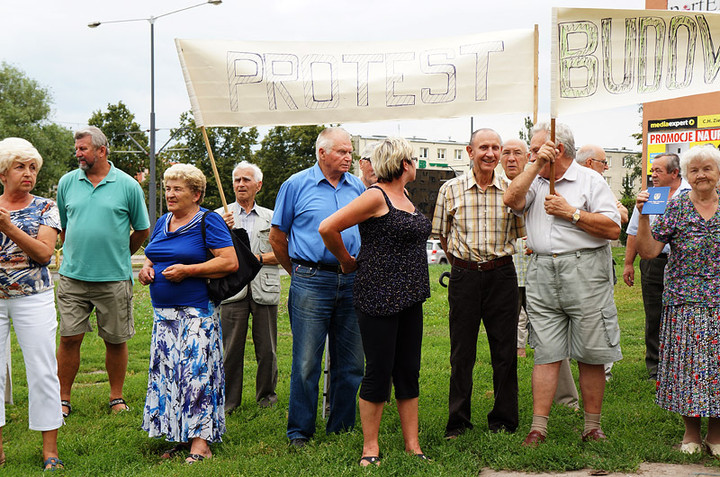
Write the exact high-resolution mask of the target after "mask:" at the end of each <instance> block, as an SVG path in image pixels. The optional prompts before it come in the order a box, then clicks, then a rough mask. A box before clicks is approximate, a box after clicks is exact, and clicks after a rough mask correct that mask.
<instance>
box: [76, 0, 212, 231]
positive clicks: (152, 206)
mask: <svg viewBox="0 0 720 477" xmlns="http://www.w3.org/2000/svg"><path fill="white" fill-rule="evenodd" d="M221 3H222V0H206V1H204V2H202V3H198V4H196V5H190V6H189V7H185V8H180V9H179V10H173V11H171V12H167V13H163V14H162V15H157V16H151V17H150V18H131V19H128V20H109V21H106V22H92V23H88V27H90V28H97V27H99V26H100V25H103V24H105V23H129V22H148V23H149V24H150V151H149V154H148V156H149V159H150V180H149V182H150V184H149V186H148V201H149V202H150V203H149V213H150V227H151V228H152V227H154V226H155V219H156V215H157V212H156V211H157V188H156V186H155V182H156V167H155V166H156V164H155V20H157V19H158V18H162V17H166V16H168V15H173V14H175V13H178V12H183V11H185V10H190V9H191V8H196V7H201V6H203V5H208V4H209V5H220V4H221Z"/></svg>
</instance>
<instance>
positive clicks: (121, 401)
mask: <svg viewBox="0 0 720 477" xmlns="http://www.w3.org/2000/svg"><path fill="white" fill-rule="evenodd" d="M119 404H122V405H123V406H125V409H113V407H115V406H117V405H119ZM108 406H109V407H110V411H111V412H113V413H115V414H117V413H118V412H125V411H129V410H130V406H128V405H127V403H126V402H125V400H124V399H123V398H115V399H111V400H110V403H109V404H108Z"/></svg>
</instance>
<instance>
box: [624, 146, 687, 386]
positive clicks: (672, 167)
mask: <svg viewBox="0 0 720 477" xmlns="http://www.w3.org/2000/svg"><path fill="white" fill-rule="evenodd" d="M650 173H651V174H652V182H653V186H655V187H670V195H669V196H668V197H670V198H673V197H675V196H679V195H680V194H684V193H685V192H687V191H689V190H690V184H688V183H687V181H685V179H683V178H682V177H680V158H679V157H678V155H677V154H672V153H667V154H662V155H660V156H656V157H655V159H653V162H652V166H651V167H650ZM656 218H657V215H651V216H650V225H652V223H653V222H655V219H656ZM639 219H640V214H639V212H638V210H637V207H636V208H635V209H633V214H632V217H631V218H630V223H629V224H628V227H627V244H626V247H625V268H624V270H623V280H624V281H625V284H626V285H627V286H629V287H631V286H633V284H634V283H635V266H634V263H635V256H636V255H637V248H636V244H635V240H636V237H635V236H636V235H637V228H638V220H639ZM669 253H670V245H667V244H666V245H665V247H664V248H663V250H662V253H661V254H660V255H658V256H657V257H656V258H652V259H649V260H644V259H641V260H640V287H641V288H642V296H643V307H644V308H645V367H646V368H647V370H648V374H649V375H650V379H652V380H655V378H657V366H658V356H659V346H660V315H661V313H662V294H663V290H664V289H665V286H664V285H663V278H664V275H665V265H666V264H667V258H668V254H669Z"/></svg>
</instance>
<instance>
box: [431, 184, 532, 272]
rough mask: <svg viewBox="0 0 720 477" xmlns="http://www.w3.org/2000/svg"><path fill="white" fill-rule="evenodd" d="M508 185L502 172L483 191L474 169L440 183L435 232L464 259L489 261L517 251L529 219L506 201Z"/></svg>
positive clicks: (455, 255) (433, 229)
mask: <svg viewBox="0 0 720 477" xmlns="http://www.w3.org/2000/svg"><path fill="white" fill-rule="evenodd" d="M506 188H507V185H506V184H505V182H504V181H503V180H502V178H501V177H500V176H499V175H498V174H494V176H493V181H492V183H491V184H490V185H489V186H488V187H487V188H486V189H485V190H484V191H483V190H482V189H481V188H480V187H479V186H478V185H477V183H476V182H475V176H474V174H473V173H472V171H470V172H468V173H467V174H464V175H462V176H460V177H456V178H454V179H450V180H449V181H447V182H446V183H445V184H443V185H442V187H440V191H439V192H438V198H437V203H436V204H435V214H434V216H433V228H432V233H433V234H434V235H440V236H443V237H445V238H446V239H447V248H448V252H449V253H451V254H452V255H453V256H454V257H457V258H460V259H462V260H468V261H475V262H486V261H488V260H494V259H496V258H500V257H505V256H507V255H512V254H514V253H515V240H516V239H517V238H520V237H524V236H525V235H526V234H525V221H524V219H523V218H522V217H518V216H516V215H515V214H513V213H512V212H511V211H510V209H508V207H506V206H505V204H503V193H504V191H505V189H506Z"/></svg>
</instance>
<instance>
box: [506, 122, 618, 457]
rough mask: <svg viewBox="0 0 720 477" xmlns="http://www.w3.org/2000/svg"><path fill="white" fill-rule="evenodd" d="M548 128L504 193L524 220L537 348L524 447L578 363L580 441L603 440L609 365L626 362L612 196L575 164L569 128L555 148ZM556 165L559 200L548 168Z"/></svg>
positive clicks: (561, 128) (542, 127)
mask: <svg viewBox="0 0 720 477" xmlns="http://www.w3.org/2000/svg"><path fill="white" fill-rule="evenodd" d="M549 129H550V128H549V126H548V125H547V124H539V125H536V126H535V127H534V128H533V137H532V139H531V141H530V151H531V154H532V156H533V157H534V158H535V161H534V162H531V163H530V164H528V166H527V167H526V168H525V170H524V171H523V172H522V173H521V174H520V175H519V176H517V177H516V178H515V180H514V181H513V182H512V183H511V184H510V186H509V187H508V189H507V191H506V192H505V205H507V206H508V207H510V208H512V209H513V210H514V211H515V213H516V214H526V215H525V221H526V227H527V236H528V247H529V248H530V249H532V250H533V256H532V258H531V260H530V264H529V265H528V270H527V284H526V293H527V306H528V318H529V320H530V341H531V343H532V344H533V347H534V348H535V366H534V368H533V424H532V427H531V429H530V433H529V434H528V436H527V437H526V438H525V441H524V442H523V445H525V446H535V445H538V444H539V443H541V442H543V441H544V440H545V438H546V436H547V422H548V416H549V414H550V407H551V405H552V401H553V396H554V395H555V388H556V387H557V378H558V370H559V368H560V364H561V362H562V360H564V359H566V358H571V359H574V360H576V361H577V362H578V369H579V372H580V390H581V392H582V397H583V406H584V410H585V427H584V431H583V433H582V440H583V441H588V440H600V439H605V438H606V437H605V434H604V433H603V431H602V429H601V427H600V415H601V410H602V400H603V394H604V392H605V370H604V367H603V365H604V363H609V362H614V361H617V360H619V359H621V358H622V353H621V352H620V328H619V326H618V322H617V309H616V308H615V303H614V301H613V287H612V268H611V251H610V244H609V241H610V240H615V239H617V238H618V236H619V235H620V214H619V213H618V210H617V207H616V206H615V197H614V196H613V194H612V191H611V190H610V187H609V186H608V185H607V183H606V182H605V181H604V180H603V178H602V177H601V176H600V175H598V174H596V173H595V172H593V171H590V170H589V169H587V168H584V167H581V166H580V165H579V164H577V163H576V162H575V161H574V157H575V141H574V138H573V135H572V132H571V131H570V129H569V128H568V127H567V126H565V125H564V124H560V123H558V124H557V127H556V141H555V144H553V143H552V142H550V141H549V138H550V131H549ZM551 162H555V171H554V172H555V175H554V180H555V194H550V182H549V180H548V178H549V177H550V163H551Z"/></svg>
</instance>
